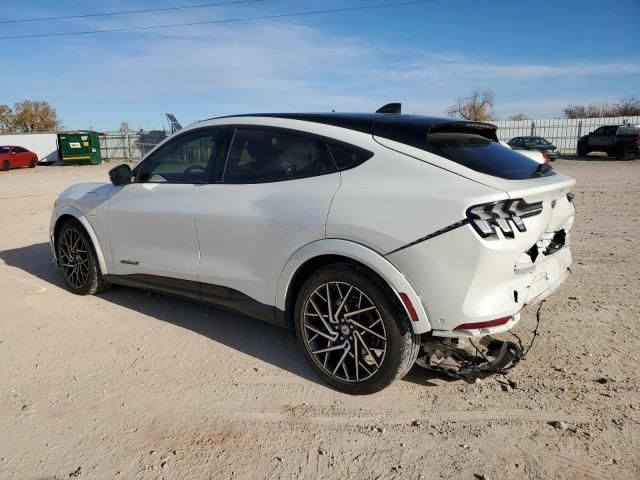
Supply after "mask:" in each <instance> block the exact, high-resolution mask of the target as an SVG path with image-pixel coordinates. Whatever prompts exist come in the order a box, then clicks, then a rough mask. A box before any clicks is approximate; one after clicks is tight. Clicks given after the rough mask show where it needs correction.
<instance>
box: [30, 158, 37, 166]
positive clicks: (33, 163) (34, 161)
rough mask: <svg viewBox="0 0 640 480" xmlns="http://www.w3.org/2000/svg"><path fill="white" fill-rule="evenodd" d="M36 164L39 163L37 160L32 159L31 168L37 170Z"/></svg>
mask: <svg viewBox="0 0 640 480" xmlns="http://www.w3.org/2000/svg"><path fill="white" fill-rule="evenodd" d="M36 163H38V162H36V159H35V158H32V159H31V160H30V161H29V168H36Z"/></svg>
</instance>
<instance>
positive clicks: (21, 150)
mask: <svg viewBox="0 0 640 480" xmlns="http://www.w3.org/2000/svg"><path fill="white" fill-rule="evenodd" d="M13 151H14V152H16V153H25V152H26V150H25V149H24V148H22V147H14V148H13Z"/></svg>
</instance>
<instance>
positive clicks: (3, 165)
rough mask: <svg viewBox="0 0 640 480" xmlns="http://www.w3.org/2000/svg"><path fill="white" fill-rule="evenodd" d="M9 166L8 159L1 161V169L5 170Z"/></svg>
mask: <svg viewBox="0 0 640 480" xmlns="http://www.w3.org/2000/svg"><path fill="white" fill-rule="evenodd" d="M10 168H11V164H10V163H9V160H5V161H4V162H2V170H4V171H5V172H7V171H8V170H9V169H10Z"/></svg>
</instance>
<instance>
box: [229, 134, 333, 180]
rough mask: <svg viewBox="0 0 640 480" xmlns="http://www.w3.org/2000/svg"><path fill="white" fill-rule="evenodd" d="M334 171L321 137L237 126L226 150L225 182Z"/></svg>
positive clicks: (302, 175) (314, 174) (291, 176)
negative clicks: (228, 149)
mask: <svg viewBox="0 0 640 480" xmlns="http://www.w3.org/2000/svg"><path fill="white" fill-rule="evenodd" d="M333 171H335V166H334V165H333V162H332V160H331V158H330V156H329V152H328V150H327V146H326V145H325V143H324V142H323V141H321V140H318V139H316V138H314V137H309V136H305V135H298V134H293V133H288V132H287V133H285V132H282V131H279V130H271V129H258V128H255V129H254V128H239V129H237V130H236V134H235V136H234V138H233V144H232V146H231V150H230V151H229V157H228V159H227V166H226V169H225V172H224V182H228V183H264V182H278V181H282V180H292V179H296V178H306V177H313V176H316V175H323V174H325V173H331V172H333Z"/></svg>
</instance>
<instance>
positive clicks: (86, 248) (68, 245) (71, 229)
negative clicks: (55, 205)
mask: <svg viewBox="0 0 640 480" xmlns="http://www.w3.org/2000/svg"><path fill="white" fill-rule="evenodd" d="M56 240H57V241H56V254H57V257H58V265H59V266H60V271H61V272H62V278H63V279H64V282H65V283H66V285H67V288H68V289H69V290H70V291H71V292H72V293H75V294H76V295H93V294H94V293H98V292H100V291H102V290H104V289H106V288H107V287H108V286H109V284H108V283H107V282H105V280H104V279H103V278H102V274H101V272H100V266H99V264H98V259H97V257H96V254H95V252H94V251H93V245H92V243H91V240H90V238H89V236H88V235H87V232H86V230H85V229H84V227H83V226H82V224H81V223H80V222H79V221H78V220H76V219H69V220H67V221H66V222H65V223H64V225H62V227H61V228H60V231H59V233H58V237H57V239H56Z"/></svg>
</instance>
